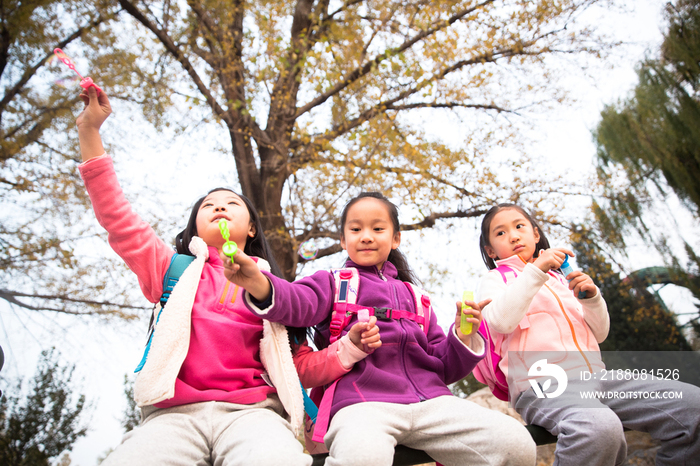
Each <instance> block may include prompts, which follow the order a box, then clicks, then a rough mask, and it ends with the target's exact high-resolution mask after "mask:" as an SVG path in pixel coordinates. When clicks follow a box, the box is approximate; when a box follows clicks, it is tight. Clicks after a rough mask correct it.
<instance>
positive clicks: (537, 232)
mask: <svg viewBox="0 0 700 466" xmlns="http://www.w3.org/2000/svg"><path fill="white" fill-rule="evenodd" d="M532 233H533V234H534V236H535V244H537V243H539V242H540V230H539V228H537V227H535V228H533V232H532Z"/></svg>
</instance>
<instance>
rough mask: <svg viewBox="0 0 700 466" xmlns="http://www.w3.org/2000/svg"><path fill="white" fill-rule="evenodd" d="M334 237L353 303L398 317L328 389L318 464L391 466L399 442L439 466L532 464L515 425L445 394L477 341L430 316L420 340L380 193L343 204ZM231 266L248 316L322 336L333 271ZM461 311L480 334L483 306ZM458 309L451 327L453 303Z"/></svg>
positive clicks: (396, 235)
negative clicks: (324, 455) (352, 274)
mask: <svg viewBox="0 0 700 466" xmlns="http://www.w3.org/2000/svg"><path fill="white" fill-rule="evenodd" d="M340 230H341V246H342V247H343V249H345V250H346V251H347V253H348V256H349V260H348V261H347V262H346V267H353V268H356V269H357V270H358V271H359V277H360V282H359V286H358V288H359V289H358V290H357V304H358V305H360V306H362V307H363V308H364V309H366V310H368V311H369V314H370V315H372V314H375V315H377V316H382V315H385V314H387V313H391V314H395V315H401V316H402V317H401V318H388V319H382V320H379V321H378V322H377V326H378V327H379V330H380V333H381V341H382V346H381V348H379V349H377V350H376V351H374V352H373V353H372V354H370V355H369V356H367V357H366V358H365V359H363V360H362V361H359V362H358V363H356V364H355V365H354V367H353V368H352V369H351V370H350V372H348V373H347V374H346V375H345V376H343V377H342V378H340V379H339V380H338V381H337V382H336V383H335V384H334V385H333V386H332V387H328V389H327V390H326V392H325V394H324V399H323V401H322V402H321V412H323V410H324V405H330V409H329V411H330V412H329V416H328V417H329V418H330V424H329V425H328V426H325V425H322V424H323V422H322V420H321V417H322V416H321V415H320V414H319V421H318V422H319V423H318V424H317V426H316V435H317V436H318V435H322V432H324V431H325V430H326V428H327V432H326V433H325V436H323V437H322V438H323V441H324V443H325V444H326V446H327V447H328V449H329V451H330V454H329V457H328V459H327V461H326V464H327V465H329V466H336V465H342V466H349V465H366V464H372V465H391V464H392V461H393V454H394V447H395V446H396V445H397V444H403V445H406V446H408V447H411V448H415V449H419V450H424V451H426V452H427V453H428V454H429V455H430V456H431V457H432V458H433V459H435V460H436V461H439V462H440V463H442V464H443V465H462V464H473V465H477V464H480V465H481V464H483V465H500V464H504V465H505V464H509V465H520V464H523V465H525V464H528V465H533V464H534V463H535V445H534V443H533V441H532V439H531V437H530V435H529V434H528V432H527V431H526V430H525V429H524V428H523V426H522V425H520V424H519V423H518V422H517V421H516V420H515V419H513V418H510V417H508V416H506V415H504V414H500V413H498V412H495V411H492V410H489V409H486V408H482V407H480V406H478V405H476V404H474V403H471V402H469V401H466V400H464V399H461V398H458V397H456V396H453V395H452V393H451V392H450V390H449V389H448V387H447V384H450V383H453V382H456V381H458V380H460V379H461V378H463V377H464V376H466V375H467V374H468V373H469V372H470V371H471V370H472V369H473V368H474V366H475V365H476V363H477V362H478V361H479V360H480V359H481V358H483V355H484V340H483V337H482V336H481V334H478V333H472V334H470V335H464V334H462V333H461V331H456V330H455V329H456V328H458V327H459V325H456V326H455V325H453V326H451V327H450V330H449V332H448V335H447V336H446V335H445V333H444V332H443V331H442V329H441V328H440V326H439V325H437V318H436V317H435V315H434V313H432V312H431V313H430V321H429V323H426V325H427V328H428V332H427V333H426V332H425V331H424V330H423V328H421V326H420V325H419V324H418V323H417V322H416V320H419V319H417V318H416V317H415V316H416V305H415V302H414V295H413V293H412V291H411V288H409V287H408V286H407V285H406V283H404V282H405V281H407V282H414V281H415V277H414V274H413V272H412V271H411V269H410V268H409V267H408V265H407V263H406V260H405V257H404V256H403V254H401V252H400V251H399V250H398V247H399V244H400V242H401V233H400V231H399V230H400V226H399V221H398V212H397V209H396V206H394V205H393V204H392V203H391V202H389V201H388V200H387V199H386V198H385V197H384V196H382V195H381V194H378V193H363V194H361V195H360V196H358V197H356V198H354V199H352V200H351V201H350V202H349V203H348V204H347V205H346V206H345V209H344V210H343V213H342V216H341V224H340ZM234 260H235V263H231V262H230V261H228V262H227V263H226V266H225V271H224V274H225V275H226V277H227V278H228V279H229V280H231V281H232V282H233V283H235V284H237V285H239V286H241V287H242V288H245V289H246V293H245V301H246V305H247V307H248V308H249V309H250V310H251V311H252V312H253V313H255V314H256V315H258V316H260V317H263V318H265V319H268V320H270V321H275V322H281V323H284V324H285V325H290V326H296V327H310V326H317V328H319V329H320V334H321V335H320V337H321V338H322V339H325V340H328V339H329V319H330V317H331V314H332V309H333V305H334V296H335V291H336V290H335V287H336V285H335V279H334V277H333V274H332V272H329V271H320V272H317V273H315V274H314V275H312V276H310V277H306V278H303V279H301V280H298V281H296V282H294V283H288V282H286V281H285V280H282V279H279V278H278V277H275V276H274V275H272V274H269V273H266V272H261V271H260V270H259V269H258V268H257V266H256V265H255V263H254V262H253V261H252V260H251V259H250V258H248V256H246V255H245V253H237V254H236V256H235V257H234ZM468 304H469V305H471V306H472V308H473V309H471V310H469V313H470V314H472V315H473V318H471V319H470V321H471V322H472V325H473V326H474V327H473V328H478V327H479V323H480V321H481V313H480V309H481V306H483V305H485V304H486V303H480V304H477V303H474V302H468ZM457 309H458V310H457V315H456V317H455V323H458V322H459V320H460V312H461V303H458V306H457ZM387 310H388V311H387ZM375 311H376V313H375ZM355 322H357V315H351V318H350V321H349V322H348V323H347V325H346V326H345V330H344V331H347V329H349V328H350V327H351V326H352V324H353V323H355ZM504 439H507V442H504Z"/></svg>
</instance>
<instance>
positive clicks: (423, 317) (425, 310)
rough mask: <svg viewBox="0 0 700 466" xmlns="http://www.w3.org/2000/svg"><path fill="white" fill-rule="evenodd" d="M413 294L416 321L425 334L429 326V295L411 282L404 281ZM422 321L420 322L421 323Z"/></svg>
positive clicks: (430, 310) (430, 307) (430, 309)
mask: <svg viewBox="0 0 700 466" xmlns="http://www.w3.org/2000/svg"><path fill="white" fill-rule="evenodd" d="M404 283H405V284H406V286H407V287H408V288H409V289H410V290H411V293H412V294H413V299H414V302H415V303H416V319H415V321H416V323H418V325H420V327H421V328H422V329H423V331H424V332H425V334H426V335H427V334H428V328H429V327H430V313H431V312H432V306H431V304H430V296H428V293H426V292H425V291H424V290H423V289H421V288H418V287H417V286H416V285H414V284H413V283H409V282H404ZM421 322H422V323H421Z"/></svg>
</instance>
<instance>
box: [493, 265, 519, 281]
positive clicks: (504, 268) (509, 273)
mask: <svg viewBox="0 0 700 466" xmlns="http://www.w3.org/2000/svg"><path fill="white" fill-rule="evenodd" d="M493 270H495V271H496V272H498V273H500V274H501V278H503V283H508V280H512V279H513V278H515V277H517V276H518V273H517V272H516V271H515V270H513V268H511V267H510V266H508V265H499V266H498V267H496V268H495V269H493Z"/></svg>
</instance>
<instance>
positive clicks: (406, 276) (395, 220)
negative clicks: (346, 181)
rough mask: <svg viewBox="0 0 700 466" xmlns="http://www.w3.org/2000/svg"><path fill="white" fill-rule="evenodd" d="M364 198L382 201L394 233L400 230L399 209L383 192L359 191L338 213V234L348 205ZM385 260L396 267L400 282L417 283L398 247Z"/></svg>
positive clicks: (341, 232)
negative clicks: (340, 212)
mask: <svg viewBox="0 0 700 466" xmlns="http://www.w3.org/2000/svg"><path fill="white" fill-rule="evenodd" d="M366 198H372V199H377V200H379V201H381V202H383V203H384V205H385V206H386V210H387V211H388V213H389V218H391V224H392V226H393V228H394V234H396V233H398V232H399V231H401V224H400V223H399V209H397V208H396V206H395V205H394V203H393V202H391V201H390V200H389V199H387V198H386V197H385V196H384V195H383V194H381V193H378V192H376V191H367V192H363V193H360V194H359V195H358V196H356V197H354V198H352V199H350V201H349V202H348V203H347V204H345V207H344V208H343V212H342V214H340V236H341V237H343V236H344V232H345V222H346V220H347V218H348V211H349V210H350V207H352V206H353V205H355V204H356V203H357V202H358V201H360V200H362V199H366ZM387 261H389V262H391V263H392V264H394V267H396V270H397V271H398V276H397V278H398V279H399V280H401V281H402V282H409V283H412V284H414V285H419V284H420V280H418V277H417V276H416V274H415V272H413V270H412V269H411V267H410V266H409V265H408V261H407V260H406V256H404V255H403V253H402V252H401V251H399V249H398V248H396V249H392V250H391V252H390V253H389V257H388V258H387Z"/></svg>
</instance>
